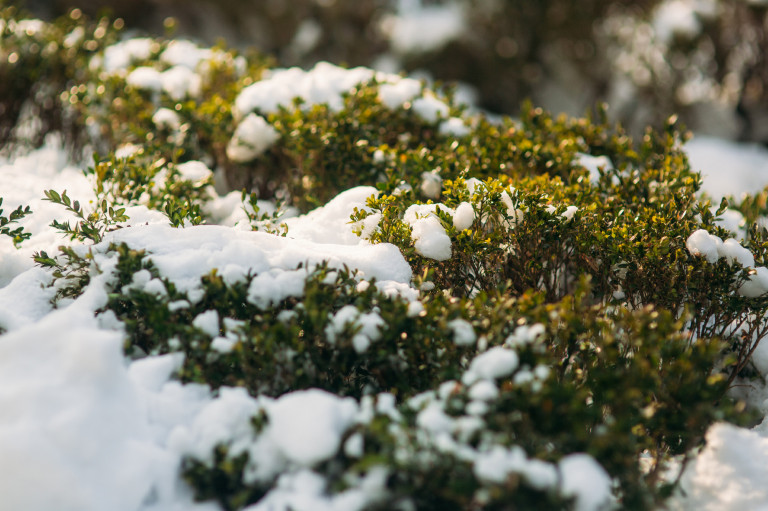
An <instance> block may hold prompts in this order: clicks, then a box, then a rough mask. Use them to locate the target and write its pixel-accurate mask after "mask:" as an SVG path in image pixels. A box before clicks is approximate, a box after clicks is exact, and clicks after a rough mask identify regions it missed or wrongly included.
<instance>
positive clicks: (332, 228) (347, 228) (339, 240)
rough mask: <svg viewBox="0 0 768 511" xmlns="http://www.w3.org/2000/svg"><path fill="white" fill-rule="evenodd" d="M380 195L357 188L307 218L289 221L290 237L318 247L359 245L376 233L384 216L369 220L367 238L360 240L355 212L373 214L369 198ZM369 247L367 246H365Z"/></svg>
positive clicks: (340, 195)
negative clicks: (364, 211)
mask: <svg viewBox="0 0 768 511" xmlns="http://www.w3.org/2000/svg"><path fill="white" fill-rule="evenodd" d="M378 196H379V191H378V190H376V188H374V187H373V186H356V187H354V188H350V189H349V190H345V191H343V192H341V193H340V194H338V195H337V196H336V197H334V198H333V199H331V200H330V201H329V202H328V203H327V204H326V205H325V206H321V207H319V208H317V209H314V210H312V211H310V212H309V213H307V214H306V215H302V216H298V217H294V218H288V219H286V220H285V224H286V225H287V226H288V236H290V237H291V238H296V239H303V240H307V241H313V242H317V243H336V244H339V245H359V244H361V243H363V240H364V239H365V238H367V237H368V236H369V235H370V234H372V233H373V231H374V230H375V228H376V226H377V225H378V221H379V220H380V219H381V214H380V213H379V214H378V215H375V216H372V217H369V218H370V219H368V218H367V219H365V220H364V221H363V223H364V227H365V228H364V230H363V235H362V236H361V237H358V236H357V235H356V234H355V233H354V232H353V226H352V224H351V223H350V220H349V217H350V215H352V213H353V212H354V210H355V208H357V209H359V210H366V211H370V209H369V208H368V207H367V206H366V205H365V203H366V201H367V200H368V198H369V197H378ZM363 244H365V243H363Z"/></svg>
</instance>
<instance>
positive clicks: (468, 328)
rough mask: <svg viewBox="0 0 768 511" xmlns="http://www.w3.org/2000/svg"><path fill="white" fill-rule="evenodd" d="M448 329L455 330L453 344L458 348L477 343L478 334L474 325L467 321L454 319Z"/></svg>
mask: <svg viewBox="0 0 768 511" xmlns="http://www.w3.org/2000/svg"><path fill="white" fill-rule="evenodd" d="M448 328H450V329H451V330H453V342H454V343H456V345H457V346H471V345H473V344H475V342H476V341H477V334H475V329H474V328H472V324H470V322H469V321H467V320H465V319H460V318H459V319H454V320H452V321H449V322H448Z"/></svg>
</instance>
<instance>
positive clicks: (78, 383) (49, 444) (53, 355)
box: [0, 309, 165, 511]
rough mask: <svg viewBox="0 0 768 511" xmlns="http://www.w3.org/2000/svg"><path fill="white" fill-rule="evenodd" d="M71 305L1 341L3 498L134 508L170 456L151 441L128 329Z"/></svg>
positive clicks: (16, 502)
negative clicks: (101, 325) (132, 372)
mask: <svg viewBox="0 0 768 511" xmlns="http://www.w3.org/2000/svg"><path fill="white" fill-rule="evenodd" d="M68 312H69V311H67V310H66V309H64V310H61V311H58V312H56V313H53V314H51V315H49V316H47V317H46V318H44V319H43V320H41V321H39V322H37V323H33V324H31V325H28V326H27V327H26V328H19V329H17V330H15V331H13V332H10V333H7V334H5V335H4V336H3V337H2V342H0V406H2V408H3V410H4V413H3V414H2V417H0V460H2V461H0V464H2V467H3V473H4V474H5V475H4V477H2V478H0V491H2V494H3V506H7V507H8V508H9V509H61V510H100V509H105V508H107V509H114V510H118V511H119V510H125V511H133V510H136V509H138V508H139V506H140V504H141V503H142V500H143V499H144V497H145V495H146V494H147V493H148V492H149V490H150V489H151V487H152V484H153V481H154V480H155V478H156V476H157V472H158V470H159V469H160V465H162V464H163V463H165V460H164V457H165V455H164V453H163V452H162V450H161V449H160V447H159V446H157V445H153V442H151V436H150V430H149V427H148V424H147V422H146V415H145V413H144V411H143V409H142V403H141V401H140V399H139V396H138V394H137V392H136V389H135V388H134V386H133V384H132V383H131V381H130V379H129V376H128V372H127V371H126V368H125V363H124V359H123V355H122V336H121V335H120V334H119V333H118V332H108V331H103V330H100V329H98V328H97V327H96V326H95V324H94V323H95V320H94V319H93V318H92V315H91V318H88V314H85V313H79V314H78V313H68ZM41 483H42V485H41ZM41 489H44V491H41Z"/></svg>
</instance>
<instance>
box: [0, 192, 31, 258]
mask: <svg viewBox="0 0 768 511" xmlns="http://www.w3.org/2000/svg"><path fill="white" fill-rule="evenodd" d="M2 205H3V198H2V197H0V206H2ZM31 214H32V210H31V209H30V208H29V206H26V207H24V208H22V207H21V206H19V207H18V208H16V209H14V210H13V211H11V213H10V214H9V215H8V216H3V210H2V208H0V235H3V236H8V237H10V238H11V239H12V240H13V245H14V246H15V247H18V246H19V245H21V242H22V241H24V240H28V239H29V238H30V236H32V234H31V233H28V232H25V231H24V228H23V227H17V228H15V229H12V228H11V227H10V224H12V223H15V222H18V221H19V220H21V219H22V218H24V217H25V216H27V215H31Z"/></svg>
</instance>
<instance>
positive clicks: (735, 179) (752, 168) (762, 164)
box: [685, 136, 768, 204]
mask: <svg viewBox="0 0 768 511" xmlns="http://www.w3.org/2000/svg"><path fill="white" fill-rule="evenodd" d="M685 152H686V153H687V154H688V159H689V161H690V164H691V168H692V169H693V170H695V171H699V172H701V174H702V176H703V178H704V184H703V187H702V191H704V192H706V193H707V194H708V195H709V196H710V197H712V199H713V203H715V204H718V203H719V202H720V199H721V198H723V197H725V196H727V195H733V196H735V197H736V198H739V197H740V196H741V195H742V194H744V193H756V192H758V191H760V190H762V189H763V188H764V187H765V186H768V149H766V148H764V147H762V146H760V145H757V144H744V143H737V142H731V141H727V140H721V139H718V138H714V137H708V136H695V137H694V138H693V140H691V141H690V142H688V143H687V144H686V145H685Z"/></svg>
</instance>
